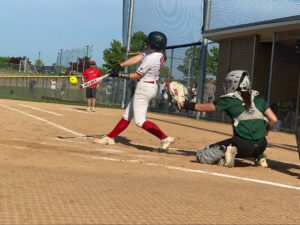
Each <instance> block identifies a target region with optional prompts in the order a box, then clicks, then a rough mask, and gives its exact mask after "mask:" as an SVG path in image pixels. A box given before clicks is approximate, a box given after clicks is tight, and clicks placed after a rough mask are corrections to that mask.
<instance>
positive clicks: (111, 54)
mask: <svg viewBox="0 0 300 225" xmlns="http://www.w3.org/2000/svg"><path fill="white" fill-rule="evenodd" d="M124 53H125V49H124V48H123V47H122V44H121V42H119V41H117V40H113V41H112V42H111V43H110V48H106V49H105V50H104V51H103V60H104V62H105V63H104V64H103V67H105V68H106V69H108V70H109V69H111V68H113V67H114V66H115V65H117V64H118V63H120V62H122V61H123V60H124Z"/></svg>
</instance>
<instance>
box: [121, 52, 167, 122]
mask: <svg viewBox="0 0 300 225" xmlns="http://www.w3.org/2000/svg"><path fill="white" fill-rule="evenodd" d="M141 54H142V55H143V56H144V58H143V60H142V62H141V64H140V66H139V67H138V68H137V70H136V72H137V73H138V74H140V75H141V76H142V78H141V79H140V80H139V81H138V82H137V86H136V89H135V93H134V96H133V97H132V99H131V100H130V102H129V104H128V106H127V108H126V110H125V113H124V114H123V118H124V119H125V120H127V121H131V119H132V118H133V117H134V121H135V124H136V125H137V126H139V127H142V126H143V123H144V122H145V121H146V113H147V110H148V105H149V101H150V100H151V99H152V98H154V97H156V94H157V89H158V86H157V81H158V79H159V75H160V68H161V66H162V64H163V62H164V56H163V54H162V53H160V52H152V53H151V52H144V53H141Z"/></svg>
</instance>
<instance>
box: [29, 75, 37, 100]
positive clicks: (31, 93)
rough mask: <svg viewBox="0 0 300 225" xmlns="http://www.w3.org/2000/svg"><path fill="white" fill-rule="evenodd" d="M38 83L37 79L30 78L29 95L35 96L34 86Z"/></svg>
mask: <svg viewBox="0 0 300 225" xmlns="http://www.w3.org/2000/svg"><path fill="white" fill-rule="evenodd" d="M35 84H36V81H35V80H33V79H30V80H29V95H32V96H33V97H35V94H34V86H35Z"/></svg>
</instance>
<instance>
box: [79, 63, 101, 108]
mask: <svg viewBox="0 0 300 225" xmlns="http://www.w3.org/2000/svg"><path fill="white" fill-rule="evenodd" d="M101 76H102V74H101V72H100V71H99V70H98V69H97V68H96V62H95V61H90V68H87V69H85V70H84V71H83V74H82V79H83V82H88V81H90V80H93V79H95V78H97V77H101ZM100 83H101V81H100V82H98V83H95V84H92V85H90V86H89V87H87V88H86V98H87V102H88V108H87V109H86V110H87V111H88V112H95V111H96V110H95V105H96V94H97V88H98V87H99V85H100Z"/></svg>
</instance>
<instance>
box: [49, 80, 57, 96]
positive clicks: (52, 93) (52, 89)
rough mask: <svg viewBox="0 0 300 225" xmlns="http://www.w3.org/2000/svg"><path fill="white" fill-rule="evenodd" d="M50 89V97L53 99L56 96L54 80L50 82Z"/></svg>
mask: <svg viewBox="0 0 300 225" xmlns="http://www.w3.org/2000/svg"><path fill="white" fill-rule="evenodd" d="M50 89H51V95H52V96H51V97H53V98H55V96H56V81H55V80H51V85H50Z"/></svg>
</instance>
